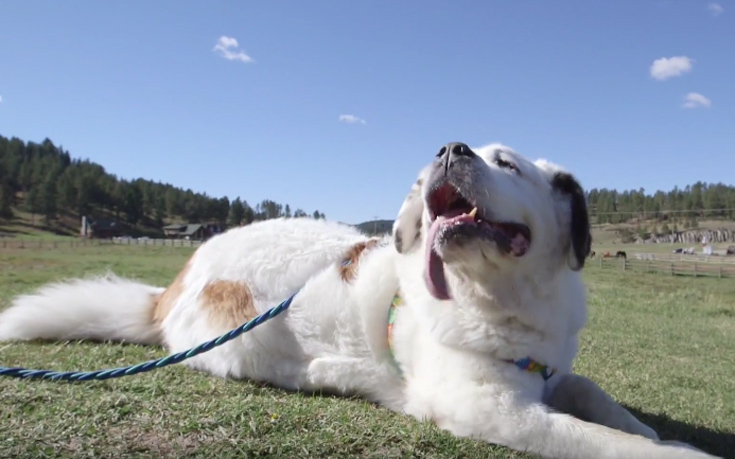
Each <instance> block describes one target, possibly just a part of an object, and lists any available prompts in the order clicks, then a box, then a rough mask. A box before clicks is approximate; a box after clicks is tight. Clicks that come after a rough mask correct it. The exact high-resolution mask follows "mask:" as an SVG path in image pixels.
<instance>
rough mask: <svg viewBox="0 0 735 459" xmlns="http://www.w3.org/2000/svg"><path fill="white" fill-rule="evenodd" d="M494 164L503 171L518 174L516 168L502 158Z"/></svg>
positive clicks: (497, 159)
mask: <svg viewBox="0 0 735 459" xmlns="http://www.w3.org/2000/svg"><path fill="white" fill-rule="evenodd" d="M495 164H497V165H498V167H502V168H503V169H510V170H512V171H515V172H518V167H517V166H516V165H515V164H513V163H511V162H510V161H506V160H504V159H503V158H496V159H495Z"/></svg>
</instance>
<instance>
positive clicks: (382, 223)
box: [355, 220, 393, 236]
mask: <svg viewBox="0 0 735 459" xmlns="http://www.w3.org/2000/svg"><path fill="white" fill-rule="evenodd" d="M355 226H356V227H357V228H358V229H360V231H362V232H363V233H366V234H369V235H370V236H376V235H379V234H385V233H390V232H391V231H392V229H393V220H370V221H366V222H362V223H360V224H357V225H355Z"/></svg>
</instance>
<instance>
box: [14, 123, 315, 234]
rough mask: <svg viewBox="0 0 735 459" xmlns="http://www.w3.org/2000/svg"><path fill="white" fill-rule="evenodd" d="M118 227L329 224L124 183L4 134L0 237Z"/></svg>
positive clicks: (273, 205)
mask: <svg viewBox="0 0 735 459" xmlns="http://www.w3.org/2000/svg"><path fill="white" fill-rule="evenodd" d="M82 215H86V216H88V217H91V218H94V219H110V220H115V221H117V222H119V224H120V225H122V227H123V230H124V232H125V233H126V234H130V235H132V236H139V235H151V236H153V235H155V236H161V228H162V227H163V226H164V225H166V224H168V223H187V222H192V223H194V222H196V223H204V222H216V223H220V224H221V223H226V224H228V225H239V224H247V223H251V222H252V221H254V220H264V219H269V218H276V217H282V216H311V217H313V218H325V215H324V214H323V213H321V212H319V211H318V210H315V211H313V212H312V213H310V214H307V213H306V212H305V211H303V210H301V209H295V210H293V211H292V209H291V207H290V206H289V205H288V204H281V203H277V202H275V201H271V200H268V199H266V200H263V201H261V202H259V203H257V204H255V205H250V204H248V202H247V201H245V200H243V199H240V197H237V198H235V199H234V200H232V201H230V199H229V198H228V197H227V196H224V197H220V198H216V197H212V196H209V195H207V194H206V193H201V192H194V191H192V190H191V189H183V188H179V187H175V186H173V185H171V184H168V183H161V182H154V181H152V180H146V179H142V178H139V179H135V180H124V179H120V178H118V177H117V176H115V175H114V174H111V173H109V172H107V171H106V170H105V168H104V167H102V166H101V165H99V164H96V163H94V162H91V161H89V160H86V159H85V160H82V159H74V158H72V157H71V155H70V154H69V152H68V151H65V150H64V149H63V147H61V146H56V145H54V143H53V142H52V141H51V140H50V139H44V140H43V142H41V143H35V142H31V141H28V142H24V141H23V140H21V139H18V138H16V137H13V138H7V137H4V136H2V135H0V235H3V234H4V235H6V236H14V235H33V234H36V235H44V234H56V235H77V234H78V233H79V227H80V221H81V216H82Z"/></svg>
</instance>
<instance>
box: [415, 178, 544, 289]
mask: <svg viewBox="0 0 735 459" xmlns="http://www.w3.org/2000/svg"><path fill="white" fill-rule="evenodd" d="M427 204H428V210H429V216H430V217H431V228H430V229H429V234H428V237H427V247H426V257H427V272H426V281H427V285H428V287H429V290H430V291H431V293H432V295H434V296H435V297H437V298H439V299H448V298H449V292H448V291H447V286H446V280H445V278H444V266H443V261H442V260H441V257H440V256H439V254H438V253H437V252H436V248H437V247H441V246H444V245H446V244H448V243H451V242H455V243H457V244H461V243H463V242H465V241H467V242H469V241H470V240H477V239H480V240H487V241H492V242H494V243H495V245H496V247H497V250H498V251H499V252H500V253H501V254H504V255H511V256H514V257H521V256H523V255H525V254H526V252H528V249H529V247H530V245H531V230H530V229H529V228H528V226H526V225H524V224H521V223H513V222H502V221H493V220H491V219H490V218H487V217H486V216H485V215H484V214H483V213H482V211H481V210H480V209H478V207H477V205H475V204H474V203H472V202H471V200H470V199H469V198H467V197H465V196H463V195H462V194H461V193H460V191H459V190H458V189H457V188H456V187H455V186H453V185H452V184H451V183H445V184H443V185H441V186H439V187H438V188H436V189H434V190H433V191H432V192H431V194H430V195H429V197H428V203H427Z"/></svg>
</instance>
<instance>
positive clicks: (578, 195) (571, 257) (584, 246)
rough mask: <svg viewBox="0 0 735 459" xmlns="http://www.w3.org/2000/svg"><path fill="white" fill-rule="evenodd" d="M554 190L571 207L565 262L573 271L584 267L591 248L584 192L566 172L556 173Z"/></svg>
mask: <svg viewBox="0 0 735 459" xmlns="http://www.w3.org/2000/svg"><path fill="white" fill-rule="evenodd" d="M551 186H552V188H553V189H554V190H556V191H558V192H559V193H561V194H562V195H564V196H566V197H567V198H568V199H569V203H570V206H571V228H570V230H569V237H570V242H571V247H570V249H569V252H568V256H567V262H568V263H569V267H570V268H571V269H572V270H574V271H579V270H580V269H582V267H583V266H584V261H585V259H586V258H587V256H588V255H589V253H590V250H591V248H592V234H591V233H590V217H589V214H588V212H587V200H586V199H585V196H584V190H582V186H581V185H580V184H579V182H577V180H576V179H575V178H574V176H572V175H571V174H569V173H568V172H557V173H555V174H554V176H553V178H552V180H551Z"/></svg>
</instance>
